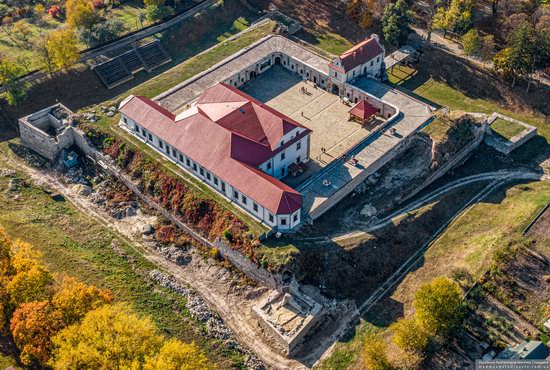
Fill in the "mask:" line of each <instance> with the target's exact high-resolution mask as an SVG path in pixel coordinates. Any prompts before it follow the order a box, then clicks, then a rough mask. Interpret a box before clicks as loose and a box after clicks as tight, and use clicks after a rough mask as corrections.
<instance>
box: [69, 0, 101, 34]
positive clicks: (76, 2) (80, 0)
mask: <svg viewBox="0 0 550 370" xmlns="http://www.w3.org/2000/svg"><path fill="white" fill-rule="evenodd" d="M65 6H66V13H67V23H69V25H70V26H71V27H73V28H78V27H91V26H92V25H93V24H95V23H97V21H98V17H97V14H96V13H95V11H94V7H93V3H92V2H91V1H90V0H67V1H66V3H65Z"/></svg>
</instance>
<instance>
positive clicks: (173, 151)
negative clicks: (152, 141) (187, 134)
mask: <svg viewBox="0 0 550 370" xmlns="http://www.w3.org/2000/svg"><path fill="white" fill-rule="evenodd" d="M172 155H173V156H174V157H177V156H178V153H176V149H174V148H172Z"/></svg>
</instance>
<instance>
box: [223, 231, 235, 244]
mask: <svg viewBox="0 0 550 370" xmlns="http://www.w3.org/2000/svg"><path fill="white" fill-rule="evenodd" d="M223 237H224V238H225V239H226V240H227V241H228V242H232V241H233V234H231V230H225V231H224V232H223Z"/></svg>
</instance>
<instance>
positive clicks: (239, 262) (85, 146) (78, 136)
mask: <svg viewBox="0 0 550 370" xmlns="http://www.w3.org/2000/svg"><path fill="white" fill-rule="evenodd" d="M70 129H71V131H72V132H73V134H74V138H75V140H74V144H75V145H76V146H77V147H78V148H79V149H80V150H82V151H83V152H84V153H85V154H86V155H87V156H88V157H89V158H90V159H92V160H93V161H94V162H95V163H96V164H98V165H99V166H100V167H101V168H103V169H104V170H105V171H106V172H107V173H108V174H109V175H111V176H113V177H115V178H116V179H118V180H119V181H121V182H122V183H123V184H124V185H126V186H127V187H128V188H129V189H130V190H132V191H133V192H134V193H135V194H136V195H137V196H138V197H139V198H140V199H141V201H143V202H144V203H146V204H147V205H148V206H149V207H151V208H153V209H155V210H156V211H157V212H159V213H160V214H162V216H163V217H165V218H166V219H168V220H169V221H170V222H172V223H174V224H175V225H176V226H178V227H179V228H180V229H182V230H184V231H185V232H186V233H188V234H189V235H191V236H192V237H193V238H194V239H195V240H197V241H198V242H199V243H201V244H202V245H203V246H205V247H207V248H217V249H218V251H219V253H220V255H221V256H223V257H224V258H226V259H227V260H228V261H229V262H231V264H233V265H234V266H235V267H236V268H238V269H239V270H240V271H242V272H243V273H244V274H245V275H246V276H248V278H250V279H251V280H252V281H254V282H256V283H259V284H261V285H264V286H267V287H269V288H271V289H277V288H278V287H279V286H280V284H281V278H280V276H278V275H276V274H272V273H270V272H269V271H267V270H265V269H263V268H260V267H259V266H258V265H256V264H255V263H254V262H252V261H250V260H249V259H247V258H246V257H245V256H243V255H242V254H241V253H240V252H238V251H236V250H234V249H231V247H229V246H228V245H227V244H225V243H224V242H223V241H222V240H220V239H218V240H216V241H214V242H211V241H210V240H208V239H206V238H205V237H203V236H202V235H200V234H198V233H197V232H196V231H194V230H193V229H191V228H190V227H189V226H187V225H186V224H185V223H183V222H181V221H180V220H179V219H178V218H177V217H176V216H175V215H173V214H172V213H170V212H169V211H168V210H166V209H165V208H164V207H162V206H161V205H159V204H158V203H157V202H155V201H154V200H153V199H151V198H149V197H148V196H147V195H145V194H144V193H142V192H141V190H140V189H139V188H138V187H137V186H136V184H134V182H133V181H132V180H131V179H130V178H129V177H128V176H127V175H125V174H124V173H122V171H120V170H119V169H118V168H117V167H116V166H115V165H114V164H113V163H112V160H109V159H107V158H106V157H105V156H104V155H103V153H101V152H99V151H98V150H97V149H95V147H94V146H93V145H92V144H91V143H90V141H89V140H88V138H87V137H86V135H85V134H84V133H83V132H81V131H79V130H77V129H75V128H72V127H71V128H70Z"/></svg>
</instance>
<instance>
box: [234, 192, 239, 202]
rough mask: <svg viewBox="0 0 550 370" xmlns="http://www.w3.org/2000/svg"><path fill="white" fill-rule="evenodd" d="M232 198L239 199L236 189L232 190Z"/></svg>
mask: <svg viewBox="0 0 550 370" xmlns="http://www.w3.org/2000/svg"><path fill="white" fill-rule="evenodd" d="M233 198H235V199H237V200H238V199H239V192H238V191H237V190H233Z"/></svg>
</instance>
